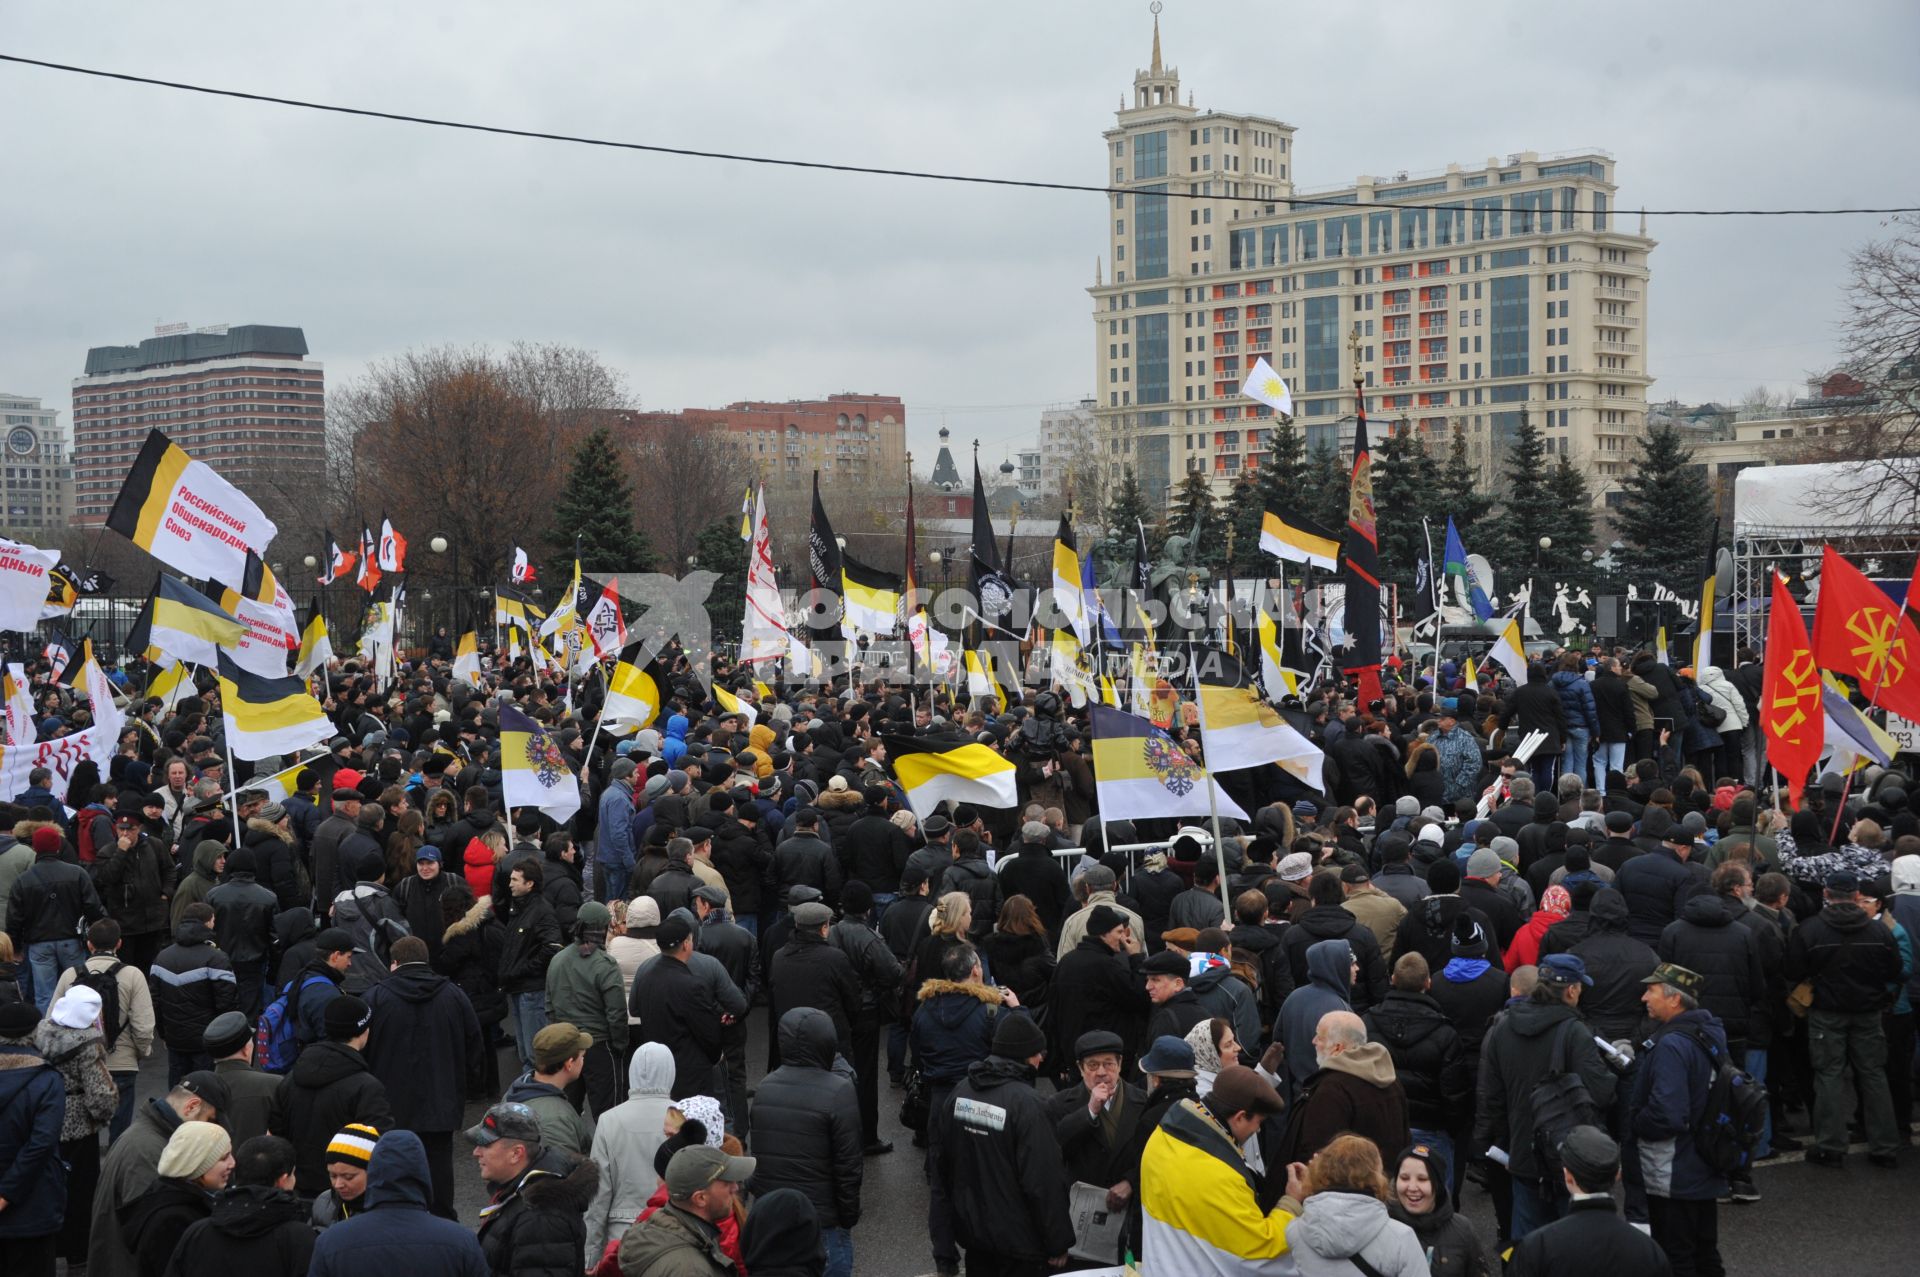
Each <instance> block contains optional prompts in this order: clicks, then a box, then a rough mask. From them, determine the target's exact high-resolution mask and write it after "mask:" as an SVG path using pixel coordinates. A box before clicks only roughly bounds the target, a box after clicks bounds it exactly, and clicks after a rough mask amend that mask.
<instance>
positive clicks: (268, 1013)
mask: <svg viewBox="0 0 1920 1277" xmlns="http://www.w3.org/2000/svg"><path fill="white" fill-rule="evenodd" d="M316 980H318V981H321V982H323V983H326V982H327V977H325V976H323V975H310V976H307V977H305V978H304V979H295V980H290V981H288V982H287V987H286V988H284V989H282V990H280V996H279V997H277V998H275V999H274V1000H273V1002H272V1003H271V1004H269V1005H268V1007H267V1009H266V1010H264V1011H262V1012H261V1013H260V1024H259V1026H258V1027H257V1028H255V1029H254V1031H253V1067H254V1068H256V1069H259V1070H260V1071H261V1072H262V1073H285V1072H286V1071H287V1070H288V1069H290V1068H292V1067H293V1062H294V1061H295V1060H296V1059H298V1058H299V1057H300V1036H299V1030H300V996H299V995H300V990H302V989H305V988H306V987H307V986H308V985H310V984H312V983H313V982H314V981H316Z"/></svg>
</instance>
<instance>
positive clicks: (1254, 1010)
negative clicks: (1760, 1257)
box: [1183, 963, 1260, 1051]
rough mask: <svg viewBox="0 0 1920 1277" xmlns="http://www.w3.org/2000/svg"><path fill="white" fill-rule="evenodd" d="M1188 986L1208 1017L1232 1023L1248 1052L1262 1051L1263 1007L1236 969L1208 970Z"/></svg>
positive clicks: (1223, 967)
mask: <svg viewBox="0 0 1920 1277" xmlns="http://www.w3.org/2000/svg"><path fill="white" fill-rule="evenodd" d="M1187 987H1188V988H1189V989H1190V990H1192V991H1193V998H1194V1001H1196V1002H1198V1003H1199V1004H1200V1006H1201V1009H1202V1010H1204V1011H1205V1012H1206V1014H1207V1016H1208V1018H1213V1017H1216V1016H1217V1017H1219V1018H1220V1019H1223V1020H1226V1021H1227V1022H1228V1023H1230V1024H1232V1025H1233V1035H1234V1036H1235V1037H1236V1038H1238V1039H1239V1040H1240V1041H1242V1042H1244V1043H1246V1045H1247V1049H1248V1050H1249V1051H1252V1050H1256V1049H1258V1048H1259V1045H1260V1006H1259V1004H1258V1003H1257V1002H1256V1001H1255V1000H1254V996H1253V989H1252V987H1251V986H1250V985H1248V984H1247V982H1246V981H1245V980H1243V979H1242V978H1241V977H1239V976H1237V975H1235V974H1234V973H1233V968H1231V967H1229V966H1227V965H1226V964H1225V963H1222V964H1221V965H1219V966H1217V967H1209V968H1208V969H1207V970H1205V971H1202V972H1200V973H1199V974H1198V975H1196V976H1193V977H1192V978H1191V979H1189V980H1188V981H1187ZM1188 1027H1189V1028H1191V1027H1192V1026H1188ZM1183 1036H1184V1035H1183Z"/></svg>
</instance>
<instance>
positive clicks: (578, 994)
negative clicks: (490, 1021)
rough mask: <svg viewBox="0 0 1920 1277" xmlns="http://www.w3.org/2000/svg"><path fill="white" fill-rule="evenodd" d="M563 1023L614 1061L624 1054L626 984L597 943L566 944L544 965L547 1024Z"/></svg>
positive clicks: (615, 963)
mask: <svg viewBox="0 0 1920 1277" xmlns="http://www.w3.org/2000/svg"><path fill="white" fill-rule="evenodd" d="M563 1020H564V1021H566V1022H567V1023H568V1024H571V1025H573V1026H574V1027H575V1028H577V1029H579V1030H580V1031H581V1032H583V1033H588V1034H591V1035H592V1037H593V1040H594V1042H595V1044H599V1043H605V1044H606V1045H607V1046H608V1047H609V1048H611V1049H612V1051H613V1053H614V1056H615V1057H616V1058H619V1057H624V1056H625V1055H626V1053H627V986H626V982H625V981H624V980H622V979H621V978H620V964H619V963H618V962H615V961H614V960H613V957H612V955H610V954H609V953H608V952H607V951H606V950H605V949H603V948H601V947H600V946H599V945H598V944H588V943H575V944H570V945H567V946H566V947H565V948H563V949H561V950H560V952H559V953H557V954H555V955H554V959H553V961H552V962H550V963H548V964H547V1023H549V1024H558V1023H560V1022H561V1021H563ZM582 1151H583V1152H584V1151H585V1150H584V1149H583V1150H582Z"/></svg>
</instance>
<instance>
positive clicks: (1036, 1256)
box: [928, 1055, 1073, 1262]
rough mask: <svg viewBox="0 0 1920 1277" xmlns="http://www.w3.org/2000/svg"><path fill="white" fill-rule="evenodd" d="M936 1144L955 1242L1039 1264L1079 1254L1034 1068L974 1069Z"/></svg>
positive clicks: (934, 1134) (998, 1061) (958, 1090)
mask: <svg viewBox="0 0 1920 1277" xmlns="http://www.w3.org/2000/svg"><path fill="white" fill-rule="evenodd" d="M928 1138H929V1139H930V1140H931V1141H932V1144H933V1158H932V1161H933V1168H934V1174H935V1176H937V1177H938V1180H939V1182H940V1183H941V1184H943V1185H944V1186H945V1189H946V1195H947V1201H948V1203H949V1204H950V1206H951V1208H952V1212H953V1234H954V1237H955V1238H956V1239H957V1240H958V1241H959V1243H960V1244H961V1245H962V1246H963V1247H965V1248H966V1249H967V1250H968V1251H969V1252H971V1251H974V1250H976V1249H978V1250H982V1251H988V1252H991V1253H993V1254H996V1255H1004V1256H1007V1257H1008V1258H1010V1259H1016V1260H1025V1261H1029V1262H1031V1261H1034V1260H1042V1259H1047V1258H1049V1257H1051V1256H1054V1255H1064V1254H1066V1253H1067V1251H1069V1250H1070V1249H1072V1247H1073V1221H1072V1220H1071V1219H1070V1218H1069V1217H1068V1215H1067V1193H1068V1189H1069V1187H1070V1186H1069V1184H1068V1182H1067V1176H1066V1168H1065V1166H1064V1165H1063V1164H1062V1162H1061V1160H1060V1145H1059V1143H1058V1142H1057V1141H1056V1140H1055V1139H1054V1136H1053V1123H1052V1122H1051V1121H1050V1120H1048V1118H1047V1113H1046V1107H1045V1106H1044V1105H1043V1104H1042V1103H1041V1102H1040V1097H1039V1096H1038V1095H1035V1094H1034V1090H1033V1070H1032V1069H1031V1068H1029V1067H1028V1066H1027V1063H1026V1061H1024V1060H1008V1059H1004V1058H1002V1057H1000V1056H997V1055H995V1056H989V1057H988V1058H986V1059H984V1060H980V1061H977V1062H976V1063H974V1064H973V1065H972V1067H970V1068H969V1069H968V1070H967V1075H966V1078H965V1080H964V1081H962V1082H960V1083H959V1085H957V1086H956V1087H954V1091H953V1097H952V1099H951V1100H950V1101H949V1102H947V1103H946V1104H943V1105H941V1106H940V1109H939V1111H938V1112H936V1113H934V1114H933V1117H932V1124H931V1129H930V1130H929V1132H928Z"/></svg>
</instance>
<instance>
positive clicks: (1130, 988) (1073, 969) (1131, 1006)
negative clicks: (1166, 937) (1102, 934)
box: [1047, 936, 1152, 1182]
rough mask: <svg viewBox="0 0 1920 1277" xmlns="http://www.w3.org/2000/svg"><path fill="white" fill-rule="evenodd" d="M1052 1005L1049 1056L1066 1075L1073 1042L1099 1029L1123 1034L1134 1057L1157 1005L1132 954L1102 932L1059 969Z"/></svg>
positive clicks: (1055, 971) (1081, 945)
mask: <svg viewBox="0 0 1920 1277" xmlns="http://www.w3.org/2000/svg"><path fill="white" fill-rule="evenodd" d="M1048 1007H1049V1009H1048V1011H1047V1029H1048V1034H1047V1036H1048V1038H1049V1039H1050V1040H1051V1043H1052V1047H1051V1050H1050V1051H1049V1052H1048V1054H1049V1055H1050V1057H1051V1059H1052V1061H1053V1064H1054V1067H1055V1069H1056V1070H1057V1071H1059V1072H1062V1073H1065V1072H1067V1071H1069V1070H1070V1069H1071V1068H1072V1061H1073V1044H1074V1043H1075V1041H1077V1040H1078V1039H1079V1037H1080V1035H1081V1034H1083V1033H1087V1032H1091V1031H1092V1030H1094V1029H1105V1030H1107V1031H1108V1032H1109V1033H1117V1034H1119V1035H1120V1040H1121V1041H1122V1042H1124V1043H1125V1044H1126V1058H1127V1059H1128V1060H1131V1059H1132V1058H1133V1054H1134V1051H1135V1049H1136V1047H1137V1045H1138V1043H1139V1042H1140V1039H1141V1035H1142V1034H1143V1033H1144V1032H1145V1031H1146V1022H1147V1013H1148V1011H1149V1010H1150V1009H1151V1008H1152V1003H1151V1002H1149V1001H1148V1000H1147V988H1146V982H1145V980H1144V979H1143V978H1142V977H1141V975H1140V973H1139V971H1138V970H1136V969H1135V967H1134V965H1133V964H1132V963H1130V962H1129V961H1128V960H1127V955H1126V954H1124V953H1115V952H1114V951H1113V950H1111V949H1109V948H1107V946H1106V945H1104V944H1102V943H1101V942H1100V938H1099V937H1098V936H1087V937H1085V938H1083V939H1082V940H1081V941H1080V943H1079V944H1077V945H1075V946H1074V947H1073V948H1071V949H1069V950H1068V951H1067V954H1066V956H1065V957H1063V958H1061V959H1060V962H1059V965H1057V966H1056V967H1054V969H1053V989H1052V991H1051V996H1050V998H1049V1001H1048ZM1109 1182H1111V1181H1109Z"/></svg>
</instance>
